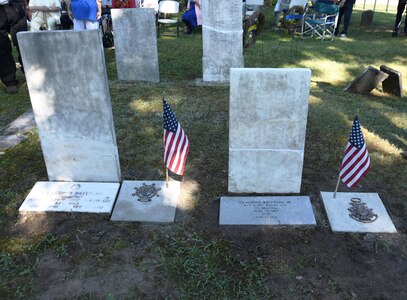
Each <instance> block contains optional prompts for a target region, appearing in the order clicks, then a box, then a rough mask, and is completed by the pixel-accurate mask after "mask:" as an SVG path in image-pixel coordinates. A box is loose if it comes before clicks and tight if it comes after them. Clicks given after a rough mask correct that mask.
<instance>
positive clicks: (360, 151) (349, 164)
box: [339, 116, 370, 188]
mask: <svg viewBox="0 0 407 300" xmlns="http://www.w3.org/2000/svg"><path fill="white" fill-rule="evenodd" d="M369 169H370V158H369V153H368V151H367V148H366V143H365V140H364V138H363V134H362V130H361V128H360V124H359V120H358V116H355V120H354V121H353V125H352V130H351V132H350V136H349V141H348V144H347V146H346V150H345V157H344V158H343V161H342V165H341V170H340V173H339V177H340V178H341V179H342V181H343V182H344V183H345V184H346V185H347V186H348V187H349V188H352V187H353V186H355V185H356V184H357V183H358V182H359V181H361V180H362V178H363V177H364V176H365V175H366V173H367V172H368V171H369Z"/></svg>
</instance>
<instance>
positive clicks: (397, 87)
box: [380, 65, 403, 97]
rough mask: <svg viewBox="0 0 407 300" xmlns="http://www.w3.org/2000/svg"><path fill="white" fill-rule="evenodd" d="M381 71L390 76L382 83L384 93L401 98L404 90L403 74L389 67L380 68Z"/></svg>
mask: <svg viewBox="0 0 407 300" xmlns="http://www.w3.org/2000/svg"><path fill="white" fill-rule="evenodd" d="M380 71H382V72H384V73H386V74H388V75H389V77H387V78H386V79H385V80H383V82H382V86H383V91H384V92H385V93H388V94H391V95H394V96H397V97H401V91H402V90H403V80H402V76H401V73H400V72H399V71H396V70H394V69H392V68H389V67H387V66H384V65H382V66H380Z"/></svg>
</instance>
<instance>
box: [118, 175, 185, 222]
mask: <svg viewBox="0 0 407 300" xmlns="http://www.w3.org/2000/svg"><path fill="white" fill-rule="evenodd" d="M180 191H181V183H180V182H178V181H169V182H168V187H167V186H166V184H165V182H164V181H123V184H122V187H121V189H120V193H119V196H118V198H117V202H116V205H115V207H114V209H113V213H112V217H111V220H112V221H132V222H157V223H172V222H174V218H175V211H176V208H177V203H178V197H179V195H180Z"/></svg>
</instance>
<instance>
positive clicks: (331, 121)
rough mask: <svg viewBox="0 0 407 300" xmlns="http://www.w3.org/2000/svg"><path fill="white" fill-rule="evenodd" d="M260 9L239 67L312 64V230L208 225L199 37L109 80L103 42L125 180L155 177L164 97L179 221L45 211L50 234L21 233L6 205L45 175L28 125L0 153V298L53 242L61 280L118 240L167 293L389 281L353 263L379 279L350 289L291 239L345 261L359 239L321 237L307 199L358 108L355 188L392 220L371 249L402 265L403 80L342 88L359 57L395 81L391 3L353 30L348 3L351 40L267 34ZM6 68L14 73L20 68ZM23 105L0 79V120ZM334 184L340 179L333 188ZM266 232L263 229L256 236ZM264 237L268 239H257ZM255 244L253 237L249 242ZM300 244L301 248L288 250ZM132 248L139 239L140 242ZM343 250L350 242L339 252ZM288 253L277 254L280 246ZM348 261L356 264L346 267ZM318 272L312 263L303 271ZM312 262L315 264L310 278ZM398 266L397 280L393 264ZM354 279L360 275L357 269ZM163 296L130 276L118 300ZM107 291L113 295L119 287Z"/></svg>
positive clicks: (216, 120)
mask: <svg viewBox="0 0 407 300" xmlns="http://www.w3.org/2000/svg"><path fill="white" fill-rule="evenodd" d="M271 15H272V11H271V8H267V12H266V16H267V18H266V25H265V28H264V32H263V33H262V35H261V36H260V37H259V39H258V40H257V42H256V44H255V45H254V47H253V48H251V49H246V50H245V53H244V55H245V67H250V68H310V69H311V70H312V81H311V92H310V97H309V112H308V121H307V134H306V146H305V161H304V168H303V178H302V187H301V194H302V195H309V196H310V197H311V200H312V203H313V206H314V211H316V216H317V221H318V225H317V227H316V228H315V229H299V230H297V229H289V228H285V229H280V231H272V232H271V233H270V232H269V231H267V232H266V229H264V231H261V230H263V229H261V230H260V232H259V231H249V233H247V234H243V235H244V238H243V237H240V236H239V234H234V233H233V232H232V233H231V232H229V231H228V230H222V229H219V228H218V227H219V226H218V223H217V222H218V221H217V211H218V206H217V205H216V201H217V199H218V198H219V197H220V196H222V195H226V194H227V174H228V173H227V172H228V103H229V88H228V87H197V86H195V79H196V78H201V77H202V62H201V59H202V36H201V34H196V35H192V36H187V35H182V34H181V36H180V37H179V38H170V37H162V38H160V39H159V40H158V52H159V68H160V79H161V82H160V83H159V84H149V83H123V82H120V81H118V80H117V75H116V67H115V57H114V51H112V50H106V65H107V70H108V78H109V84H110V94H111V100H112V109H113V113H114V123H115V130H116V137H117V142H118V148H119V157H120V163H121V169H122V175H123V178H124V179H126V180H136V179H137V180H140V179H144V180H153V179H155V180H161V179H163V178H164V166H163V163H162V97H163V96H165V97H166V98H167V99H168V100H169V102H170V105H171V107H172V109H173V110H174V112H175V114H176V116H177V118H178V120H179V121H180V122H181V124H182V126H183V128H184V129H185V131H186V132H187V134H188V136H189V139H190V143H191V150H190V154H189V157H188V161H187V166H186V171H185V176H184V178H183V186H184V187H186V190H185V191H183V193H182V201H181V203H180V207H179V210H180V215H178V217H179V216H181V217H180V218H179V219H178V220H177V224H176V225H173V226H172V227H165V226H164V227H160V226H157V227H147V228H145V227H141V225H139V224H135V225H134V224H130V225H120V226H116V227H114V226H113V225H107V224H108V223H109V222H108V221H107V220H106V219H103V218H100V219H99V218H97V219H92V220H90V219H86V216H78V215H74V216H70V215H68V216H66V218H67V219H69V220H70V221H67V220H60V221H55V222H56V223H55V224H54V226H53V227H51V229H49V230H48V231H47V230H46V228H47V227H44V228H43V229H42V231H41V230H40V232H39V233H38V234H37V235H34V236H31V235H30V234H28V233H25V232H24V231H23V230H21V229H19V228H20V227H19V226H21V224H22V223H24V222H23V221H22V220H21V218H20V217H19V216H18V207H19V206H20V205H21V203H22V201H23V200H24V198H25V197H26V195H27V194H28V192H29V191H30V189H31V188H32V187H33V186H34V184H35V182H36V181H39V180H47V179H48V178H47V173H46V170H45V164H44V160H43V157H42V152H41V147H40V141H39V138H38V134H37V132H35V131H34V132H33V133H32V134H31V135H30V136H29V138H28V139H27V140H26V141H25V142H23V143H21V144H20V145H18V146H17V147H15V148H14V149H11V150H6V151H4V153H3V154H1V155H0V228H1V229H0V274H2V275H1V279H0V295H5V296H4V297H6V298H8V299H12V298H35V297H40V296H41V293H42V292H43V290H42V289H41V286H42V285H41V280H40V277H39V275H38V274H39V272H38V269H36V268H37V263H38V261H39V260H40V258H41V257H43V255H45V254H44V253H47V252H46V251H52V252H53V253H56V257H58V259H60V260H61V261H63V262H67V263H69V265H70V266H71V267H70V268H69V269H67V270H66V271H65V273H64V274H65V276H66V278H65V279H64V280H66V281H69V280H70V279H72V278H76V279H77V278H82V277H81V276H85V277H86V276H91V275H92V276H93V275H95V274H98V275H99V274H102V273H103V272H106V269H105V267H106V268H110V267H112V265H113V262H112V261H111V257H112V256H114V255H115V253H116V254H117V252H119V251H123V250H125V249H128V250H129V251H130V250H131V252H130V253H131V255H130V256H131V259H132V261H133V262H132V267H133V268H135V269H137V270H139V271H140V272H141V274H144V275H143V276H147V277H148V278H149V279H150V280H151V282H153V284H155V286H156V287H158V286H160V285H163V286H166V287H167V288H168V286H171V284H172V288H173V290H171V289H170V290H171V292H170V293H169V294H168V295H167V297H168V298H183V299H204V298H207V299H268V298H272V297H273V295H274V296H275V297H277V298H278V295H283V296H285V297H286V298H287V297H288V298H302V297H306V296H310V297H311V298H312V297H313V296H315V297H322V298H324V297H325V299H327V298H332V297H333V298H335V297H339V298H338V299H343V298H348V299H351V298H354V294H355V295H358V296H359V297H360V298H361V299H363V298H366V297H368V296H370V295H373V296H375V295H376V296H377V295H380V293H379V289H380V290H382V289H384V288H385V287H386V284H389V283H388V282H387V281H382V280H380V279H378V278H376V277H374V278H373V277H368V276H370V275H369V274H368V272H367V271H365V270H364V269H363V270H361V271H360V272H361V274H362V275H363V276H365V277H366V278H370V279H369V280H370V281H371V282H373V285H376V286H377V287H376V288H377V290H376V289H374V287H373V290H367V289H363V288H362V287H360V286H359V287H355V290H352V291H351V290H350V288H349V286H351V284H350V283H347V282H346V280H344V279H343V277H341V276H342V275H341V274H340V272H334V271H333V269H335V270H336V268H337V269H340V268H341V266H340V265H330V264H334V263H335V262H331V261H329V260H328V261H325V260H324V259H325V258H324V257H323V256H321V254H320V253H318V252H319V251H317V250H315V251H313V250H310V251H311V252H309V253H308V252H305V250H304V251H302V250H301V249H308V248H307V247H308V246H307V245H309V244H313V243H315V248H318V247H321V249H331V250H332V251H338V252H337V253H336V254H335V255H334V257H339V256H341V255H343V256H345V257H349V260H350V261H352V259H351V258H350V257H355V255H356V256H357V253H358V251H359V250H360V249H361V247H362V246H360V245H362V244H363V242H364V241H365V238H364V236H363V235H356V236H355V237H354V236H350V235H346V236H340V235H339V236H338V235H333V234H331V233H330V231H329V227H328V225H327V218H326V216H325V215H324V210H323V208H322V207H321V205H320V204H319V202H318V193H319V191H321V190H333V189H334V188H335V184H336V180H337V176H338V168H339V165H340V163H341V160H342V157H343V154H344V148H345V146H346V143H347V140H348V135H349V131H350V128H351V124H352V121H353V118H354V116H355V115H356V114H357V115H358V116H359V120H360V122H361V125H362V130H363V133H364V137H365V140H366V144H367V148H368V150H369V153H370V157H371V165H372V169H371V171H370V172H369V173H368V175H367V176H366V177H365V178H364V179H363V181H362V182H361V184H360V185H359V186H358V187H357V188H356V191H362V192H378V193H379V195H380V196H381V199H382V200H383V203H384V204H385V206H386V208H387V210H388V212H389V214H390V216H391V218H392V219H393V221H394V223H395V225H396V227H397V229H398V231H399V234H398V235H396V238H395V239H392V238H391V237H388V236H385V237H383V236H377V237H375V238H376V239H377V241H378V243H379V246H380V249H384V250H383V253H382V254H380V255H381V256H380V257H376V256H374V257H373V256H372V257H371V259H373V260H374V259H376V261H378V262H379V263H380V262H381V261H383V265H386V266H389V265H390V266H393V265H394V266H396V265H403V264H405V262H406V255H407V250H406V245H405V244H404V246H402V242H403V241H405V240H406V234H407V201H406V199H407V160H405V159H403V157H402V156H401V152H402V151H405V150H407V97H406V94H405V91H404V92H403V97H401V98H398V97H394V96H391V95H387V94H385V93H383V92H382V91H381V86H378V88H377V89H376V90H374V91H373V92H372V93H371V94H370V95H357V94H349V93H347V92H345V91H344V88H345V87H346V85H347V84H348V83H349V82H350V81H351V80H353V79H354V78H355V77H356V76H358V75H359V74H360V73H362V72H363V70H364V69H365V68H366V67H367V66H373V67H376V68H379V67H380V66H381V65H386V66H388V67H391V68H393V69H396V70H398V71H399V72H401V73H402V74H403V76H404V77H403V85H404V86H406V85H407V81H406V79H405V78H406V76H407V75H406V74H407V57H406V47H407V37H404V36H400V37H398V38H392V37H391V31H392V29H393V23H394V19H395V13H394V12H389V13H386V12H375V14H374V24H373V26H372V27H371V28H369V29H363V30H362V29H360V28H359V23H360V16H361V11H360V10H355V11H354V14H353V21H352V23H351V26H350V30H349V38H347V39H340V38H338V39H336V40H335V41H334V42H324V43H321V41H320V40H318V39H313V38H309V39H301V38H300V37H299V36H293V35H289V34H287V33H286V32H280V33H279V34H278V33H276V31H275V30H274V29H272V28H271V25H270V21H271V20H270V16H271ZM67 63H69V62H67ZM18 78H19V79H22V75H21V73H20V71H18ZM29 107H30V101H29V95H28V90H27V86H26V83H22V84H21V85H20V86H19V92H18V94H16V95H7V94H5V93H4V92H3V90H1V91H0V128H3V127H4V126H6V125H7V124H8V123H9V122H11V121H12V120H14V119H15V118H16V117H18V116H19V115H20V114H22V113H24V112H25V111H26V110H27V109H28V108H29ZM346 190H347V189H346V188H345V187H344V186H343V185H341V187H340V191H346ZM50 222H51V221H50ZM58 222H59V223H58ZM66 222H71V223H69V224H70V226H72V228H73V229H72V231H67V230H62V229H61V228H65V227H64V226H66V225H64V224H65V223H66ZM72 223H73V224H74V225H72ZM103 226H104V227H103ZM102 227H103V229H100V228H102ZM96 228H99V229H96ZM98 230H99V231H98ZM242 230H243V229H242ZM267 230H268V229H267ZM99 232H104V233H106V234H108V233H110V234H111V236H110V237H111V240H108V241H106V240H105V241H104V242H103V238H102V237H100V236H99V235H98V233H99ZM112 232H113V233H112ZM87 234H88V235H87ZM252 234H253V236H252V237H251V235H252ZM267 235H270V236H272V237H273V239H272V240H267ZM82 236H83V237H85V236H87V237H89V236H91V238H89V239H91V240H92V239H93V238H95V239H96V240H97V242H95V243H93V244H91V245H93V246H92V251H93V250H94V251H93V252H92V253H89V251H85V250H81V248H80V247H79V246H77V243H79V242H78V241H79V240H80V239H82ZM274 238H275V239H274ZM262 239H264V240H267V241H268V244H265V242H264V243H262V242H261V241H260V240H262ZM257 243H258V245H259V246H258V248H256V246H253V245H254V244H257ZM298 243H300V244H301V245H302V246H303V248H299V249H298V248H296V245H297V244H298ZM80 244H81V243H80ZM84 247H85V248H86V243H85V246H84ZM89 247H91V246H89ZM142 247H145V248H143V249H142V250H140V249H141V248H142ZM331 247H332V248H331ZM341 247H343V248H341ZM82 248H83V247H82ZM348 248H349V249H352V250H349V252H347V251H348ZM78 249H79V250H78ZM136 249H137V250H136ZM355 249H356V250H355ZM95 251H97V252H95ZM138 251H140V252H142V253H143V254H140V253H139V252H138ZM143 251H145V252H143ZM290 251H294V252H295V253H291V252H290ZM360 251H361V250H360ZM264 253H267V254H264ZM286 253H289V257H287V256H284V255H287V254H286ZM290 253H291V254H290ZM355 253H356V254H355ZM322 255H323V254H322ZM366 255H367V256H368V257H370V256H371V255H373V254H366ZM355 260H356V259H355ZM397 262H399V263H397ZM379 263H378V264H377V265H375V266H373V265H370V266H371V268H373V269H372V270H371V271H372V273H376V274H377V273H382V272H383V274H384V275H383V277H385V276H386V274H387V275H389V276H391V275H390V274H393V273H392V270H391V268H390V267H389V268H385V267H384V266H382V265H380V264H379ZM81 264H83V265H87V264H89V265H94V267H95V266H101V267H100V268H97V267H95V268H94V269H90V271H89V273H81V272H82V271H81V272H79V271H78V267H77V266H80V265H81ZM111 264H112V265H111ZM338 264H339V263H338ZM349 264H350V263H349ZM329 266H330V267H329ZM102 267H103V268H102ZM359 267H360V266H359V265H357V264H356V263H355V266H354V268H359ZM330 268H331V269H330ZM400 268H401V267H400ZM316 269H317V270H318V271H315V272H316V273H315V274H314V273H313V271H312V270H316ZM350 269H352V267H350ZM401 271H405V270H404V269H401ZM401 271H400V272H401ZM307 272H308V273H307ZM318 272H320V273H321V274H324V276H323V278H321V279H320V281H318V280H319V279H318V278H319V277H318V276H319V274H320V273H318ZM324 272H327V273H324ZM344 272H345V271H344ZM386 272H387V273H386ZM303 273H307V274H309V276H310V277H311V278H314V277H315V280H311V279H310V280H309V281H306V280H304V281H302V282H300V281H299V280H300V279H298V278H299V277H298V276H299V275H301V276H300V277H301V278H302V274H303ZM313 274H314V275H313ZM349 274H351V272H350V271H349ZM349 274H348V273H347V274H346V276H348V275H349ZM397 274H399V275H400V278H401V279H402V278H403V276H404V278H405V273H404V275H403V273H397ZM325 275H326V276H325ZM312 276H314V277H312ZM321 276H322V275H321ZM346 276H345V275H344V277H346ZM349 276H350V275H349ZM363 276H360V277H363ZM296 278H297V279H296ZM372 278H373V279H372ZM401 279H400V280H401ZM295 280H297V281H295ZM353 280H355V282H358V279H357V278H353ZM360 280H362V279H360ZM360 282H362V281H360ZM360 282H359V284H361V283H360ZM386 282H387V283H386ZM394 284H395V285H396V284H397V281H395V283H394ZM396 287H397V286H396ZM392 288H393V290H394V293H395V294H390V295H391V296H395V295H396V293H397V292H399V294H398V295H402V293H403V292H404V293H406V290H405V287H404V289H403V288H402V287H400V289H398V290H397V288H396V289H394V286H392ZM375 291H377V293H375ZM400 292H401V294H400ZM151 293H152V294H151ZM163 293H164V292H163ZM164 294H165V293H164ZM164 294H160V293H159V292H156V294H154V292H153V291H151V290H148V289H146V290H142V289H141V288H139V287H138V288H137V289H136V288H135V287H134V286H131V287H128V292H127V294H125V295H127V298H129V299H135V298H146V299H148V298H150V299H151V298H165V297H164V296H163V295H164ZM113 295H115V291H114V290H112V291H111V293H106V294H105V297H103V298H104V299H113V298H114V296H113ZM404 295H406V294H404ZM99 296H100V295H98V294H94V292H83V293H82V294H81V295H80V296H79V297H78V298H80V299H99V298H100V297H99ZM75 297H76V296H75ZM0 298H2V296H0ZM68 298H69V297H68ZM125 298H126V297H125ZM283 298H284V297H283ZM384 298H385V297H384ZM114 299H115V298H114ZM117 299H121V298H120V296H118V297H117Z"/></svg>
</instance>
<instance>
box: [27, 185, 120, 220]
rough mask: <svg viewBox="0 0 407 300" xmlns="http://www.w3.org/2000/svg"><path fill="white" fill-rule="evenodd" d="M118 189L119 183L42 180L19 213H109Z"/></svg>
mask: <svg viewBox="0 0 407 300" xmlns="http://www.w3.org/2000/svg"><path fill="white" fill-rule="evenodd" d="M119 187H120V184H119V183H96V182H45V181H39V182H37V183H36V184H35V185H34V187H33V188H32V190H31V192H30V193H29V194H28V196H27V197H26V199H25V200H24V202H23V204H22V205H21V206H20V209H19V211H36V212H40V211H43V212H44V211H55V212H88V213H107V214H110V213H111V212H112V208H113V205H114V202H115V199H116V195H117V192H118V191H119Z"/></svg>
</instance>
